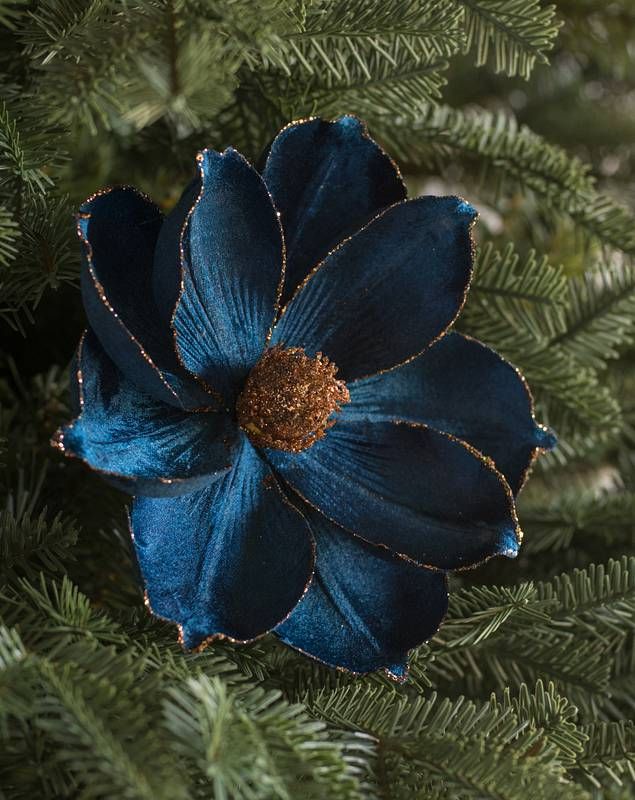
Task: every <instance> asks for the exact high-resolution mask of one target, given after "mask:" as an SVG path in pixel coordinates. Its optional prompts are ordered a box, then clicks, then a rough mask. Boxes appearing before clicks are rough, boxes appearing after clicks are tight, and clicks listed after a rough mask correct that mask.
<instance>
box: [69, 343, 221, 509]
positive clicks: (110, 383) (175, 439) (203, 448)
mask: <svg viewBox="0 0 635 800" xmlns="http://www.w3.org/2000/svg"><path fill="white" fill-rule="evenodd" d="M77 364H78V372H77V384H78V386H79V390H80V394H79V405H80V409H81V413H80V415H79V417H78V418H77V419H75V420H74V421H73V422H71V423H70V424H69V425H65V426H64V427H63V428H61V429H60V431H59V433H58V434H57V439H56V440H55V443H56V445H57V446H58V447H59V448H60V449H61V450H63V451H64V452H65V453H67V454H68V455H70V456H74V457H76V458H80V459H82V460H83V461H85V462H86V463H87V464H88V465H89V466H90V467H92V468H93V469H95V470H97V471H99V472H101V473H103V474H104V476H105V477H106V478H108V479H109V480H110V482H111V483H113V484H115V485H116V486H117V487H119V488H121V489H123V490H124V491H128V492H131V493H132V494H148V495H153V496H172V495H177V494H182V493H183V492H191V491H193V490H194V489H199V488H200V487H201V486H206V485H207V484H208V483H210V482H212V481H214V480H215V479H216V478H217V477H218V476H219V474H221V473H223V472H226V471H227V469H228V468H229V466H230V464H231V461H232V453H231V444H232V442H233V440H234V439H235V437H236V430H235V426H234V424H233V422H232V421H231V419H230V418H229V416H228V415H226V414H225V413H224V412H214V411H212V412H207V411H200V412H187V411H183V410H181V409H178V408H175V407H174V406H170V405H168V404H167V403H163V402H161V401H160V400H156V399H155V398H153V397H152V396H151V395H148V394H144V393H142V392H140V391H139V389H138V387H137V386H136V385H135V384H134V383H132V382H131V381H130V380H128V378H127V377H126V376H125V375H124V374H123V373H122V372H121V371H120V370H119V369H118V368H117V366H116V365H115V364H114V363H113V362H112V361H111V359H110V358H109V357H108V356H107V355H106V353H105V352H104V350H103V348H102V347H101V345H100V344H99V341H98V340H97V338H96V336H95V335H94V334H93V333H92V332H91V331H88V332H87V333H86V334H85V336H84V338H83V340H82V344H81V345H80V349H79V351H78V356H77Z"/></svg>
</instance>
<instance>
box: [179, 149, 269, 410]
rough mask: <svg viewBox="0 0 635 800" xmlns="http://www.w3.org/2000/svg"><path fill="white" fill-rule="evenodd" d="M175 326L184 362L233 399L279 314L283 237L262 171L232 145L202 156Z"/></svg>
mask: <svg viewBox="0 0 635 800" xmlns="http://www.w3.org/2000/svg"><path fill="white" fill-rule="evenodd" d="M198 163H199V170H200V180H201V188H200V192H199V195H198V199H197V201H196V204H195V205H194V207H193V208H192V209H191V212H190V214H189V217H188V218H187V221H186V223H185V227H184V230H183V236H182V253H181V258H182V265H183V273H182V281H183V282H182V291H181V296H180V299H179V301H178V303H177V306H176V309H175V312H174V319H173V325H174V330H175V335H176V344H177V348H178V351H179V353H180V357H181V359H182V361H183V363H184V364H185V366H186V367H187V368H188V369H189V370H191V371H192V372H194V373H195V374H196V375H198V376H200V377H201V378H203V379H204V380H205V381H206V382H208V383H209V384H210V385H211V386H213V387H214V388H215V389H217V390H218V391H220V393H221V394H223V395H224V396H225V397H226V398H229V397H231V396H233V394H235V392H236V390H237V388H239V387H240V385H241V384H242V381H243V380H244V378H245V376H246V375H247V373H248V372H249V370H250V369H251V367H252V366H253V364H254V363H255V362H256V361H257V360H258V358H259V356H260V354H261V353H262V350H263V349H264V347H265V343H266V340H267V337H268V335H269V332H270V330H271V326H272V324H273V320H274V318H275V316H276V314H277V309H278V301H279V297H280V291H281V281H282V280H283V277H284V242H283V238H282V230H281V227H280V222H279V220H278V216H277V213H276V210H275V208H274V207H273V204H272V202H271V198H270V196H269V194H268V192H267V189H266V187H265V185H264V183H263V180H262V178H261V177H260V175H259V174H258V173H257V172H256V171H255V170H254V169H253V168H252V167H251V166H250V165H249V164H248V163H247V162H246V161H245V159H244V158H243V157H242V156H241V155H240V154H239V153H237V152H236V151H235V150H232V149H231V148H229V149H227V150H225V152H224V153H216V152H215V151H213V150H204V151H203V152H202V153H200V154H199V157H198Z"/></svg>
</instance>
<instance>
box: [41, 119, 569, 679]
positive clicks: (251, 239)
mask: <svg viewBox="0 0 635 800" xmlns="http://www.w3.org/2000/svg"><path fill="white" fill-rule="evenodd" d="M197 167H198V169H197V175H196V177H195V179H194V180H193V181H192V182H191V184H190V185H189V186H188V187H187V188H186V190H185V192H184V193H183V196H182V197H181V200H180V201H179V203H178V204H177V205H176V207H175V208H174V209H173V210H172V211H171V212H170V213H169V214H168V215H167V217H165V218H164V217H163V214H162V213H161V211H160V210H159V208H158V207H157V206H156V205H154V204H153V203H152V202H151V201H150V200H149V199H148V198H147V197H145V196H144V195H143V194H141V193H140V192H138V191H136V190H135V189H133V188H131V187H126V186H123V187H119V188H113V189H107V190H104V191H101V192H99V193H97V194H96V195H94V196H92V197H90V198H89V199H88V200H87V201H86V202H85V203H84V204H83V205H82V206H81V209H80V212H79V214H78V233H79V236H80V238H81V242H82V250H83V256H84V263H83V269H82V293H83V300H84V305H85V309H86V314H87V317H88V323H89V329H88V331H87V333H86V334H85V335H84V337H83V340H82V342H81V344H80V347H79V350H78V353H77V364H76V367H75V370H74V372H75V374H76V377H77V380H76V394H77V406H78V416H77V417H76V419H74V420H73V421H72V422H71V423H69V424H68V425H66V426H64V427H63V428H62V429H61V430H60V431H59V432H58V434H57V435H56V439H55V443H56V444H57V446H58V447H59V448H60V449H62V450H63V451H64V452H65V453H66V454H68V455H71V456H74V457H76V458H80V459H82V460H84V461H85V462H87V463H88V464H89V465H90V466H91V467H92V468H93V469H95V470H97V471H99V472H100V473H102V474H103V475H104V476H106V478H107V479H108V480H110V481H111V482H112V483H114V484H115V485H117V486H119V487H121V488H123V489H125V490H126V491H128V492H130V493H131V494H133V495H134V499H133V501H132V508H131V525H132V533H133V539H134V546H135V549H136V554H137V557H138V560H139V565H140V567H141V572H142V574H143V580H144V582H145V586H146V593H147V599H148V604H149V606H150V607H151V609H152V611H153V613H155V614H157V615H159V616H161V617H163V618H166V619H168V620H172V621H174V622H176V623H177V624H178V626H179V630H180V635H181V640H182V642H183V644H184V645H185V646H186V647H187V648H196V647H199V646H201V645H202V644H204V643H207V642H209V641H212V640H213V639H216V638H226V639H229V640H231V641H235V642H248V641H251V640H253V639H255V638H257V637H259V636H262V635H263V634H265V633H267V632H270V631H273V633H274V634H275V635H277V636H278V637H279V638H280V639H282V641H284V642H286V643H287V644H288V645H290V646H292V647H294V648H296V649H298V650H300V651H302V652H304V653H307V654H309V655H311V656H313V657H314V658H316V659H319V660H320V661H322V662H324V663H326V664H330V665H333V666H337V667H340V668H343V669H346V670H349V671H351V672H355V673H365V672H369V671H372V670H377V669H384V670H386V671H387V672H388V673H389V674H391V675H392V676H393V677H395V678H396V679H403V678H404V677H405V675H406V671H407V658H408V652H409V650H411V649H412V648H414V647H415V646H416V645H418V644H419V643H421V642H423V641H425V640H427V639H429V638H430V637H431V636H432V635H433V634H434V633H435V631H436V630H437V629H438V627H439V625H440V623H441V621H442V619H443V617H444V615H445V613H446V609H447V603H448V594H447V572H448V571H450V570H457V569H464V568H467V567H472V566H474V565H476V564H478V563H481V562H483V561H484V560H486V559H488V558H490V557H492V556H496V555H503V556H509V557H513V556H515V555H516V554H517V552H518V548H519V545H520V539H521V534H520V529H519V526H518V520H517V516H516V510H515V505H514V497H515V495H516V494H517V492H518V491H519V489H520V488H521V486H522V484H523V482H524V480H525V477H526V474H527V471H528V468H529V466H530V464H531V462H532V460H533V458H534V457H535V454H536V453H537V452H538V450H540V449H541V448H543V449H545V448H548V447H551V446H552V445H553V441H554V440H553V436H552V434H550V432H549V431H548V430H547V429H545V428H544V427H542V426H540V425H538V424H537V423H536V421H535V419H534V415H533V407H532V400H531V396H530V394H529V391H528V389H527V386H526V384H525V382H524V381H523V379H522V378H521V376H520V375H519V374H518V373H517V371H516V370H515V369H514V368H513V367H512V366H511V365H510V364H508V363H507V362H506V361H504V360H503V359H502V358H500V357H499V356H498V355H497V354H496V353H495V352H493V351H492V350H490V349H488V348H487V347H485V346H483V345H482V344H480V343H479V342H477V341H474V340H472V339H470V338H467V337H465V336H462V335H460V334H459V333H456V332H451V331H450V328H451V327H452V325H453V323H454V321H455V320H456V318H457V315H458V314H459V312H460V310H461V307H462V305H463V303H464V301H465V297H466V293H467V291H468V287H469V283H470V277H471V274H472V261H473V242H472V235H471V229H472V226H473V223H474V220H475V218H476V212H475V210H474V209H473V208H472V206H470V205H469V204H468V203H467V202H465V201H464V200H462V199H460V198H457V197H418V198H415V199H410V200H408V199H406V191H405V188H404V184H403V181H402V179H401V177H400V174H399V171H398V169H397V168H396V166H395V164H394V163H393V162H392V161H391V160H390V159H389V158H388V156H387V155H386V154H385V153H384V152H383V150H382V149H381V148H380V147H379V146H378V145H377V144H376V143H375V142H374V141H373V140H372V139H371V138H370V137H369V136H368V133H367V131H366V129H365V127H364V125H363V124H362V123H361V122H360V121H359V120H357V119H356V118H355V117H351V116H344V117H341V118H340V119H338V120H336V121H334V122H326V121H323V120H320V119H310V120H304V121H300V122H297V123H292V124H290V125H289V126H287V127H286V128H284V129H283V130H282V131H281V132H280V133H279V134H278V135H277V137H276V138H275V139H274V141H273V143H272V144H271V146H270V147H269V148H268V150H267V152H266V153H265V155H264V157H263V160H262V164H261V168H260V169H259V170H257V169H255V168H254V167H252V166H251V165H250V164H249V163H248V162H247V161H246V160H245V159H244V158H243V157H242V156H241V155H240V154H239V153H238V152H236V150H234V149H232V148H228V149H227V150H225V151H224V152H223V153H218V152H215V151H214V150H209V149H207V150H203V151H202V152H201V153H200V154H199V155H198V157H197Z"/></svg>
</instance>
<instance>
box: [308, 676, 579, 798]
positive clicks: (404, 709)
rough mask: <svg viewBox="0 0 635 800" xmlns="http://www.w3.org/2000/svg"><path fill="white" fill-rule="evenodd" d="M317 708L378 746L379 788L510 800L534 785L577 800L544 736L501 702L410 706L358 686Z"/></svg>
mask: <svg viewBox="0 0 635 800" xmlns="http://www.w3.org/2000/svg"><path fill="white" fill-rule="evenodd" d="M311 708H312V710H313V713H317V714H319V715H320V716H321V717H323V718H325V719H327V720H329V722H331V724H334V725H338V726H341V727H343V728H345V729H350V730H354V731H359V732H362V733H364V734H366V735H368V736H370V737H372V738H373V739H374V740H375V742H376V747H377V751H378V756H377V757H378V759H380V758H381V759H382V761H381V764H380V765H378V766H379V767H380V771H379V774H378V780H381V778H382V775H383V776H384V780H385V785H386V786H390V787H397V789H399V787H400V785H401V786H402V787H403V788H404V789H405V788H406V787H408V786H409V787H410V792H412V791H413V790H415V788H416V787H421V786H426V791H431V792H433V793H434V792H443V793H446V792H447V793H451V796H452V797H460V798H497V800H504V799H506V798H516V797H522V796H523V795H524V794H525V793H526V792H527V791H528V785H529V781H530V780H531V782H532V783H531V793H532V797H536V798H545V800H546V798H551V797H553V798H556V797H575V796H576V795H575V794H574V789H573V787H572V786H567V784H566V782H565V781H564V780H563V779H562V777H561V776H562V770H561V768H560V765H559V764H558V763H557V761H556V760H554V759H553V758H552V753H551V752H550V751H549V750H548V749H546V748H544V747H543V746H542V745H541V732H540V731H539V730H538V729H537V728H536V729H534V730H532V729H531V727H530V726H529V725H528V720H521V719H520V718H519V717H517V716H516V715H515V714H514V713H513V712H512V708H511V707H510V705H508V706H507V707H506V708H505V707H503V706H501V705H500V704H498V703H497V702H496V701H495V700H494V699H492V700H491V701H490V702H489V703H483V704H481V705H477V704H475V703H473V702H471V701H468V700H466V699H465V698H464V697H459V698H458V699H457V700H450V699H448V698H444V699H440V698H438V697H437V695H436V694H435V693H433V694H432V695H431V696H430V697H429V698H426V699H424V698H423V697H417V698H414V699H411V698H408V697H404V696H399V695H398V694H396V693H395V691H394V690H386V689H382V688H380V687H374V688H371V687H364V686H361V685H359V684H356V685H353V686H350V687H346V688H344V689H341V690H338V691H336V692H333V693H323V694H321V695H318V696H317V697H316V698H315V699H314V700H313V701H312V702H311ZM391 756H393V757H392V758H391ZM538 765H541V766H542V767H543V769H540V768H539V766H538ZM530 776H533V777H532V778H531V777H530ZM556 776H558V777H556ZM404 796H408V793H407V790H406V791H404ZM426 796H428V795H426ZM433 796H434V795H433ZM577 796H578V797H579V796H580V795H577Z"/></svg>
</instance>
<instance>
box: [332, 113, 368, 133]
mask: <svg viewBox="0 0 635 800" xmlns="http://www.w3.org/2000/svg"><path fill="white" fill-rule="evenodd" d="M335 123H336V125H339V126H340V127H341V128H350V129H354V130H359V129H361V128H364V127H365V125H364V123H363V122H362V120H361V119H360V118H359V117H356V116H355V115H354V114H342V116H341V117H338V118H337V119H336V120H335Z"/></svg>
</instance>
